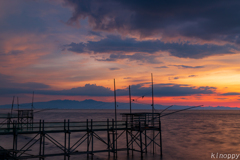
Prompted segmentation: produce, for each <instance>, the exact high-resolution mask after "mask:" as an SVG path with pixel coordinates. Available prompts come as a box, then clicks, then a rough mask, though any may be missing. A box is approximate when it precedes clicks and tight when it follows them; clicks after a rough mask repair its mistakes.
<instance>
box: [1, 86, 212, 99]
mask: <svg viewBox="0 0 240 160" xmlns="http://www.w3.org/2000/svg"><path fill="white" fill-rule="evenodd" d="M143 85H144V84H137V85H132V86H131V94H132V95H133V96H143V95H145V96H151V91H152V90H151V89H152V88H151V86H149V87H143ZM215 89H216V88H214V87H208V86H206V87H198V88H197V87H192V86H188V85H178V84H155V85H154V95H155V96H157V97H163V96H189V95H199V94H212V93H215ZM128 92H129V91H128V87H127V88H126V89H117V96H128ZM25 93H28V94H29V93H32V90H30V89H21V88H10V89H9V88H1V89H0V94H25ZM34 93H36V94H43V95H68V96H113V91H112V90H110V88H106V87H103V86H97V85H95V84H86V85H85V86H83V87H77V88H72V89H69V90H60V91H54V90H34Z"/></svg>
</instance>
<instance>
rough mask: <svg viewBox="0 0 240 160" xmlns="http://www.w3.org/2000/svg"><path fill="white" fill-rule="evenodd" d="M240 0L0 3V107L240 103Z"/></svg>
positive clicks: (0, 0)
mask: <svg viewBox="0 0 240 160" xmlns="http://www.w3.org/2000/svg"><path fill="white" fill-rule="evenodd" d="M239 8H240V1H238V0H232V1H225V0H213V1H207V0H203V1H193V0H183V1H177V0H170V1H128V0H103V1H98V0H78V1H76V0H34V1H33V0H7V1H5V0H0V105H2V104H9V103H11V101H12V97H13V96H18V97H19V100H20V103H28V102H31V96H32V95H31V94H32V92H33V91H34V92H35V101H38V102H39V101H49V100H55V99H70V100H84V99H94V100H101V101H113V100H114V99H113V79H114V78H115V80H116V88H117V89H118V90H117V96H118V97H117V100H118V101H121V102H128V86H129V85H131V91H132V96H133V98H138V97H141V96H142V95H145V97H144V98H143V99H139V102H140V103H151V83H150V82H151V73H153V76H154V96H155V103H158V104H163V105H171V104H178V105H202V104H203V105H205V106H230V107H240V81H239V79H240V64H239V60H240V10H239Z"/></svg>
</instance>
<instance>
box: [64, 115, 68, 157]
mask: <svg viewBox="0 0 240 160" xmlns="http://www.w3.org/2000/svg"><path fill="white" fill-rule="evenodd" d="M66 158H67V131H66V119H64V160H66Z"/></svg>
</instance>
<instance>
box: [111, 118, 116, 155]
mask: <svg viewBox="0 0 240 160" xmlns="http://www.w3.org/2000/svg"><path fill="white" fill-rule="evenodd" d="M114 130H115V129H114V119H112V142H113V153H114V154H113V155H114V159H115V157H116V155H115V133H114Z"/></svg>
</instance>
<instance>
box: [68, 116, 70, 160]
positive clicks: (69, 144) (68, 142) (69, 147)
mask: <svg viewBox="0 0 240 160" xmlns="http://www.w3.org/2000/svg"><path fill="white" fill-rule="evenodd" d="M68 160H70V121H69V119H68Z"/></svg>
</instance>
